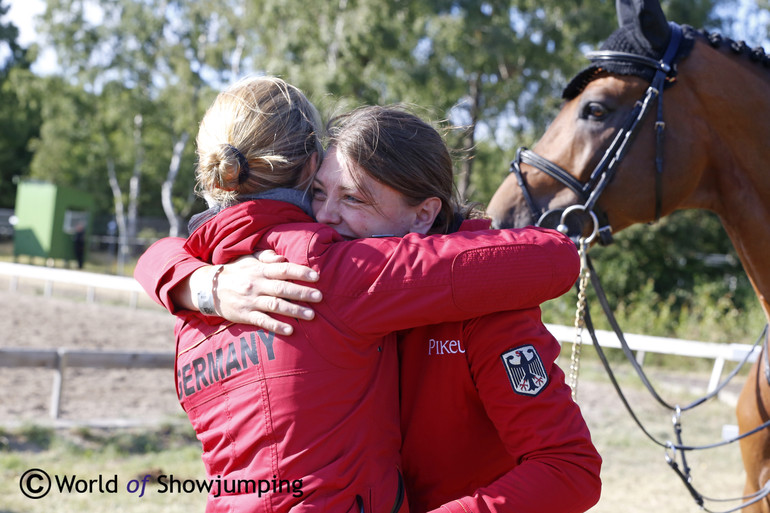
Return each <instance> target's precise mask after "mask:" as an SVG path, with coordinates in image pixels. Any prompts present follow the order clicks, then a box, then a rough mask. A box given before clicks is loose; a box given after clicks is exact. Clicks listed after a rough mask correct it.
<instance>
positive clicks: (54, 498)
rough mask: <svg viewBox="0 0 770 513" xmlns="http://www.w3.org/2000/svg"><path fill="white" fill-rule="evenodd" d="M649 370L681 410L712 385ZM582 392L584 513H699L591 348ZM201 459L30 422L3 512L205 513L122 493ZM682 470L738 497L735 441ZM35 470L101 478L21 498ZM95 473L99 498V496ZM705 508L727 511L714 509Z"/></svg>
mask: <svg viewBox="0 0 770 513" xmlns="http://www.w3.org/2000/svg"><path fill="white" fill-rule="evenodd" d="M561 358H562V360H561V362H560V365H561V366H562V368H568V367H569V354H568V352H565V353H564V355H563V356H562V357H561ZM613 366H614V368H615V369H614V370H615V372H616V374H617V378H618V381H619V382H620V385H621V387H622V389H623V392H624V394H626V396H627V397H628V399H629V401H630V403H631V404H632V406H633V407H634V409H635V411H636V413H637V415H638V416H639V418H640V420H641V421H642V423H643V424H644V425H645V427H646V428H647V429H648V430H649V431H650V432H651V433H652V434H653V435H654V436H655V437H657V438H660V439H661V440H663V441H665V440H670V439H673V428H672V426H673V424H672V415H671V413H670V412H669V411H668V410H665V409H663V408H661V407H660V406H658V405H657V403H655V402H654V400H653V399H652V398H651V397H650V395H649V394H648V393H647V391H646V390H645V389H644V388H643V387H642V385H641V383H640V382H639V379H638V378H637V377H636V375H635V374H634V373H633V371H632V370H631V369H630V366H629V365H628V364H627V363H625V362H622V361H617V362H614V363H613ZM645 369H646V370H647V372H648V375H649V376H650V378H651V380H652V381H653V383H654V384H655V385H656V388H657V389H658V391H659V392H660V393H661V395H662V396H663V397H664V398H665V399H666V400H667V401H670V402H673V403H675V404H676V403H680V404H686V403H689V402H690V401H692V400H693V399H695V398H696V397H697V396H700V395H702V394H703V393H704V391H705V385H706V383H707V381H708V372H701V371H687V372H680V371H674V370H672V369H671V368H668V367H656V366H645ZM736 379H737V382H736V384H735V387H740V384H741V378H740V377H739V378H736ZM578 385H579V386H578V397H577V401H578V404H579V405H580V406H581V410H582V411H583V415H584V417H585V418H586V422H587V423H588V425H589V428H590V429H591V433H592V437H593V440H594V443H595V445H596V446H597V449H598V450H599V452H600V454H601V455H602V458H603V460H604V463H603V467H602V481H603V491H602V498H601V500H600V501H599V504H597V505H596V506H595V507H594V508H592V509H591V510H590V513H610V512H611V513H615V512H618V511H622V512H624V513H642V512H649V511H656V510H657V511H665V512H666V513H669V512H673V513H675V512H693V513H695V512H696V511H701V510H700V508H698V506H697V505H696V504H695V501H694V500H693V499H692V497H691V496H690V495H689V493H688V491H687V489H686V488H685V487H684V485H683V484H682V482H681V481H680V480H679V478H678V477H677V475H676V474H675V473H674V472H673V471H672V470H671V469H670V468H669V466H668V465H667V464H666V461H665V456H666V454H667V451H666V450H665V449H664V448H662V447H659V446H657V445H656V444H654V443H653V442H651V441H650V440H649V439H647V438H646V437H645V435H644V434H643V433H642V431H641V430H640V429H639V428H638V426H636V424H634V422H633V421H632V419H631V417H630V416H629V415H628V413H627V412H626V410H625V409H624V408H623V406H622V404H621V402H620V399H619V398H618V397H617V395H616V394H615V392H614V390H613V389H612V388H611V386H610V384H609V380H608V379H607V376H606V375H605V373H604V370H603V369H602V368H601V366H600V364H599V362H598V361H597V358H596V355H595V354H594V353H593V350H592V349H590V348H585V349H584V351H583V357H582V359H581V367H580V376H579V380H578ZM734 423H735V418H734V408H733V406H731V405H729V404H726V403H725V402H722V401H718V400H714V401H710V402H707V403H704V404H703V405H701V406H699V407H698V408H696V409H695V410H693V411H691V412H687V413H685V414H684V415H683V416H682V426H683V433H684V442H685V443H687V444H693V445H700V444H706V443H711V442H715V441H718V440H719V439H720V437H721V432H722V428H723V426H725V425H730V424H734ZM200 456H201V448H200V444H199V443H198V441H197V440H196V439H195V437H194V433H193V431H192V429H191V428H190V427H189V426H188V425H187V424H186V423H182V424H167V425H163V426H157V427H153V428H148V427H145V428H131V429H95V428H88V427H79V428H72V429H68V430H54V429H51V428H48V427H41V426H38V425H27V426H24V427H21V428H17V429H13V430H4V431H3V430H0V497H3V505H2V506H0V512H2V513H11V512H13V513H16V512H18V513H21V512H24V513H26V512H31V513H35V512H46V513H48V512H62V513H97V512H99V513H101V512H104V511H108V510H113V511H121V512H140V513H143V512H157V511H162V512H171V513H174V512H180V513H190V512H192V511H203V510H204V508H205V502H206V497H205V495H204V494H203V493H198V492H194V493H185V492H184V491H179V490H178V489H177V490H176V491H175V492H174V493H161V492H162V488H161V486H160V485H159V484H158V482H157V481H155V480H153V481H152V482H150V483H149V484H148V485H147V488H146V490H145V493H144V496H142V497H139V495H140V492H141V489H138V490H136V491H135V492H134V493H129V491H128V490H127V487H128V486H133V487H139V486H141V483H142V480H143V479H144V477H145V476H147V475H150V476H153V477H154V478H156V477H157V476H160V475H164V476H167V479H169V478H170V477H171V476H173V477H174V479H177V480H178V481H185V480H194V479H199V480H200V479H203V478H204V476H205V473H204V469H203V465H202V462H201V459H200ZM688 463H689V464H690V465H691V467H692V477H693V484H694V485H695V486H696V487H697V488H698V489H699V490H700V491H701V492H702V493H704V494H705V495H708V496H713V497H720V498H725V497H734V496H738V495H740V494H741V490H742V487H743V479H744V473H743V467H742V464H741V460H740V452H739V449H738V446H737V444H731V445H728V446H725V447H722V448H718V449H713V450H708V451H703V452H697V453H689V454H688ZM31 468H39V469H42V470H45V471H46V472H48V473H49V474H50V475H51V476H59V477H60V478H62V477H72V476H77V477H78V478H79V479H84V480H86V481H87V480H93V479H95V480H97V481H95V482H94V485H93V486H94V489H93V491H90V492H84V493H75V492H73V493H66V492H65V493H59V491H58V490H55V489H52V491H51V492H50V493H49V495H48V496H46V497H45V498H43V499H40V500H32V499H29V498H27V497H25V496H24V495H22V494H21V491H20V487H19V479H20V476H21V475H22V474H23V473H24V472H25V471H27V470H29V469H31ZM99 476H102V479H103V481H102V486H103V488H105V490H104V491H99V488H98V487H99V483H98V478H99ZM110 479H114V480H115V481H116V483H117V489H116V490H115V492H114V493H111V492H109V491H108V490H106V487H107V486H108V485H107V483H108V481H109V480H110ZM85 484H86V483H85V481H84V482H83V484H82V486H85ZM54 486H55V485H54ZM733 505H735V504H733ZM708 506H710V507H711V508H712V509H718V510H722V509H726V506H725V507H722V505H719V504H717V505H715V504H714V503H711V504H708Z"/></svg>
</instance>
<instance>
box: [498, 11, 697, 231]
mask: <svg viewBox="0 0 770 513" xmlns="http://www.w3.org/2000/svg"><path fill="white" fill-rule="evenodd" d="M669 26H670V27H671V37H670V40H669V43H668V47H667V48H666V51H665V53H664V54H663V58H662V59H661V60H659V61H657V60H655V59H651V58H649V57H645V56H642V55H635V54H631V53H625V52H616V51H609V50H605V51H598V52H590V53H588V54H586V56H587V57H588V58H589V59H590V60H591V61H592V62H602V61H625V62H633V63H635V64H640V65H643V66H646V67H649V68H652V69H654V70H655V75H654V76H653V78H652V81H651V82H650V85H649V87H647V90H646V91H645V93H644V96H643V97H642V98H641V99H640V100H639V101H637V102H636V104H635V105H634V108H633V109H632V111H631V112H630V113H629V115H628V117H627V119H626V122H625V123H624V124H623V127H622V128H621V129H620V130H619V131H618V132H617V134H616V135H615V138H614V139H613V141H612V144H610V146H609V148H607V150H606V151H605V153H604V155H603V156H602V159H601V160H600V161H599V163H598V164H597V165H596V168H594V170H593V171H592V172H591V176H590V177H589V179H588V181H587V182H586V183H585V184H583V183H581V182H579V181H578V180H577V179H575V178H574V177H573V176H572V175H570V174H569V173H568V172H567V171H565V170H564V169H563V168H561V167H560V166H558V165H557V164H555V163H553V162H551V161H549V160H548V159H546V158H544V157H542V156H540V155H537V154H536V153H535V152H533V151H532V150H529V149H527V148H519V150H518V151H517V152H516V158H515V159H514V160H513V162H511V167H510V172H511V173H514V174H515V176H516V181H517V182H518V184H519V187H520V188H521V190H522V193H523V196H524V200H525V201H526V203H527V206H528V208H529V209H530V212H531V213H532V218H533V219H537V223H536V225H537V226H542V222H543V221H545V219H546V218H547V217H549V216H550V215H552V214H553V212H554V211H553V210H548V211H546V210H545V209H539V208H537V206H536V205H535V202H534V201H533V199H532V195H531V194H530V192H529V189H528V187H527V184H526V181H525V180H524V175H523V174H522V172H521V163H522V162H523V163H525V164H528V165H530V166H533V167H534V168H536V169H538V170H540V171H542V172H543V173H546V174H547V175H549V176H550V177H552V178H554V179H555V180H557V181H559V182H561V183H562V184H563V185H564V186H566V187H568V188H569V189H570V190H572V191H573V192H574V193H575V194H576V195H577V196H578V198H579V201H580V202H582V206H583V210H584V211H585V212H594V210H595V208H596V203H597V201H598V200H599V198H600V197H601V195H602V193H603V192H604V190H605V189H606V187H607V185H608V184H609V183H610V181H611V180H612V178H613V177H614V176H615V173H616V172H617V168H618V166H619V165H620V162H621V161H622V160H623V158H624V157H625V155H626V153H627V152H628V149H629V147H630V145H631V142H632V141H633V139H634V137H635V136H636V134H637V132H638V128H639V126H640V124H641V122H642V121H643V120H644V119H645V118H646V117H647V115H648V113H649V112H650V111H651V109H652V104H653V103H654V102H655V100H656V99H657V101H658V106H657V107H658V108H657V120H656V122H655V132H656V137H655V140H656V152H655V220H656V221H657V220H658V219H660V217H661V214H662V209H663V207H662V199H661V198H662V196H663V183H662V182H663V180H662V176H663V135H664V131H665V127H666V124H665V122H664V121H663V88H664V86H665V82H666V81H667V80H668V81H673V80H674V77H675V70H674V66H673V63H674V59H675V58H676V56H677V52H678V51H679V46H680V43H681V41H682V37H683V36H682V28H681V27H680V26H679V25H677V24H676V23H669ZM598 217H600V218H602V219H603V221H602V224H601V226H598V234H599V240H600V242H601V243H602V244H609V243H610V242H611V241H612V231H611V228H610V225H609V222H608V221H607V219H606V215H604V214H603V213H599V215H598ZM563 223H564V217H563V216H562V224H563Z"/></svg>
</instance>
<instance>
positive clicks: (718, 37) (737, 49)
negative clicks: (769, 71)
mask: <svg viewBox="0 0 770 513" xmlns="http://www.w3.org/2000/svg"><path fill="white" fill-rule="evenodd" d="M698 33H699V34H700V35H701V36H703V37H705V38H706V40H708V42H709V44H710V45H711V46H712V47H713V48H716V49H717V50H719V49H722V48H724V47H727V48H728V49H729V50H730V51H731V52H732V53H733V54H735V55H738V56H747V57H748V59H749V60H750V61H751V62H753V63H756V64H762V65H763V66H764V67H765V68H770V55H768V54H766V53H765V49H764V48H762V47H761V46H757V47H755V48H751V47H749V46H748V45H747V44H746V42H745V41H735V40H733V39H730V38H729V37H725V36H723V35H722V34H719V33H718V32H709V31H708V30H706V29H701V30H700V31H699V32H698Z"/></svg>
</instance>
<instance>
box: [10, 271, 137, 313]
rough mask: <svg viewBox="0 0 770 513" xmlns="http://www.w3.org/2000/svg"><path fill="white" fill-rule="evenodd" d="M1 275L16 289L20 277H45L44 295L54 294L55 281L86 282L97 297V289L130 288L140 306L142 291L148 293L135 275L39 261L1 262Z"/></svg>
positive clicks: (89, 295)
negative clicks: (74, 268)
mask: <svg viewBox="0 0 770 513" xmlns="http://www.w3.org/2000/svg"><path fill="white" fill-rule="evenodd" d="M0 275H3V276H8V277H9V278H10V289H11V290H12V291H15V290H16V289H17V287H18V284H19V279H20V278H28V279H33V280H38V281H42V282H43V283H44V284H45V287H44V292H43V293H44V295H45V296H51V295H52V294H53V290H54V286H55V284H57V283H58V284H61V285H76V286H82V287H83V288H84V289H85V292H86V300H87V301H88V302H89V303H92V302H93V301H94V300H95V296H96V289H103V290H113V291H119V292H127V293H128V294H129V304H130V306H131V307H132V308H133V307H135V306H136V302H137V298H138V296H139V294H144V291H143V290H142V287H141V286H140V285H139V283H137V282H136V280H134V279H133V278H131V277H128V276H114V275H111V274H99V273H89V272H84V271H75V270H72V269H56V268H53V267H43V266H38V265H26V264H12V263H9V262H0Z"/></svg>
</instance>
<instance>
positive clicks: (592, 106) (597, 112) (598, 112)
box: [580, 102, 607, 120]
mask: <svg viewBox="0 0 770 513" xmlns="http://www.w3.org/2000/svg"><path fill="white" fill-rule="evenodd" d="M605 116H607V109H606V108H605V107H604V105H602V104H601V103H597V102H589V103H586V104H585V105H584V106H583V112H582V115H581V116H580V117H581V118H583V119H594V120H602V119H604V117H605Z"/></svg>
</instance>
